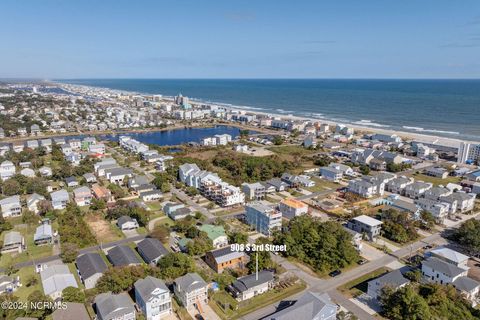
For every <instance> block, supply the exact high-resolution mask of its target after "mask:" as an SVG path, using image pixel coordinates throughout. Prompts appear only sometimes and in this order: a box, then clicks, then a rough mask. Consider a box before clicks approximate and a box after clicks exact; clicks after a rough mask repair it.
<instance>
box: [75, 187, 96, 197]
mask: <svg viewBox="0 0 480 320" xmlns="http://www.w3.org/2000/svg"><path fill="white" fill-rule="evenodd" d="M73 193H74V195H75V197H81V196H88V195H91V194H92V191H90V188H89V187H86V186H82V187H78V188H76V189H74V190H73Z"/></svg>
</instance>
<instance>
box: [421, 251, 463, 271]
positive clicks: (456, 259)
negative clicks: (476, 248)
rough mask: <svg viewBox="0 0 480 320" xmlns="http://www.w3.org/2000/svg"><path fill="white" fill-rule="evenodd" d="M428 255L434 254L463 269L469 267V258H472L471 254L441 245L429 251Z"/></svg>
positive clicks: (433, 255)
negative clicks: (467, 254)
mask: <svg viewBox="0 0 480 320" xmlns="http://www.w3.org/2000/svg"><path fill="white" fill-rule="evenodd" d="M428 256H432V257H435V258H438V259H440V260H443V261H445V262H447V263H450V264H453V265H455V266H457V267H459V268H462V269H468V268H469V267H468V260H469V259H470V257H469V256H466V255H464V254H461V253H460V252H457V251H455V250H452V249H450V248H446V247H440V248H436V249H433V250H431V251H430V252H428Z"/></svg>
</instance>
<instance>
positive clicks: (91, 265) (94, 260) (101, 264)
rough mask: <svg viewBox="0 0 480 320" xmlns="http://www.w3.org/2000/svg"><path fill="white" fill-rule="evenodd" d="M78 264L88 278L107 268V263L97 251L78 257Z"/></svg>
mask: <svg viewBox="0 0 480 320" xmlns="http://www.w3.org/2000/svg"><path fill="white" fill-rule="evenodd" d="M76 264H77V269H78V271H79V272H80V275H81V276H82V278H83V279H88V278H90V277H91V276H93V275H94V274H96V273H103V272H104V271H105V270H107V264H106V263H105V261H103V259H102V257H101V256H100V255H99V254H98V253H96V252H89V253H85V254H82V255H81V256H79V257H78V258H77V261H76Z"/></svg>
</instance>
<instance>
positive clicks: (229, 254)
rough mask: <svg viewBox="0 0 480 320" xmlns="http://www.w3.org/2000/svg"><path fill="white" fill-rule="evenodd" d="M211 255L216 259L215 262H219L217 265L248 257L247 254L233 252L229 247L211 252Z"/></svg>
mask: <svg viewBox="0 0 480 320" xmlns="http://www.w3.org/2000/svg"><path fill="white" fill-rule="evenodd" d="M210 253H211V254H212V256H213V257H214V258H215V260H216V261H217V263H222V262H225V261H230V260H232V259H236V258H240V257H243V256H245V255H246V254H245V252H240V251H232V249H231V248H230V246H227V247H224V248H221V249H217V250H213V251H210Z"/></svg>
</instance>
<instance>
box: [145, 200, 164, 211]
mask: <svg viewBox="0 0 480 320" xmlns="http://www.w3.org/2000/svg"><path fill="white" fill-rule="evenodd" d="M146 204H147V207H149V208H150V210H152V211H159V210H161V209H162V206H161V204H160V202H146Z"/></svg>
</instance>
